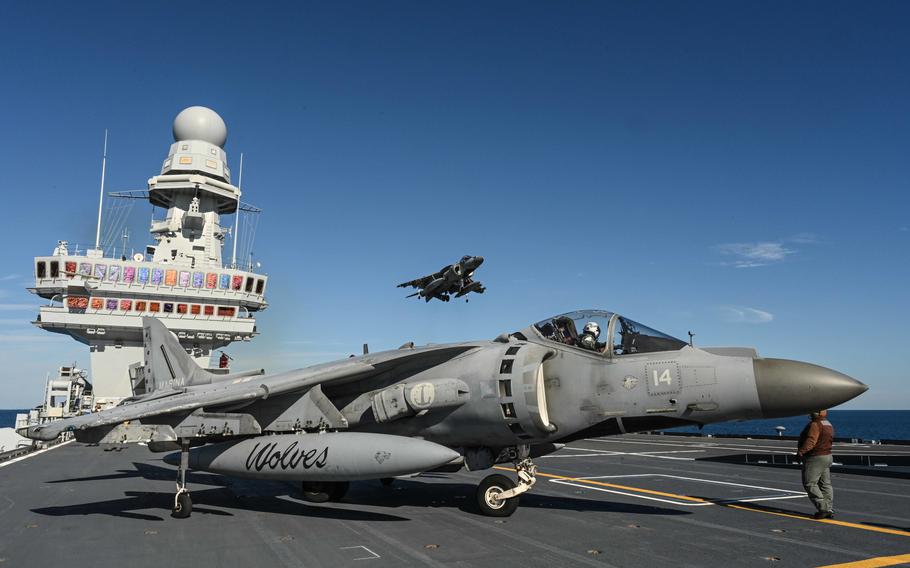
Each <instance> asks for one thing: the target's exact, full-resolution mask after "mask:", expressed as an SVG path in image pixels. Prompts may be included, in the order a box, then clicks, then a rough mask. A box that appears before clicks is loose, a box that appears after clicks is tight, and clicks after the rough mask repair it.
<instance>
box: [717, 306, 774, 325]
mask: <svg viewBox="0 0 910 568" xmlns="http://www.w3.org/2000/svg"><path fill="white" fill-rule="evenodd" d="M719 309H720V314H721V318H723V320H724V321H727V322H730V323H768V322H770V321H773V320H774V314H772V313H771V312H766V311H764V310H759V309H756V308H748V307H746V306H721V307H720V308H719Z"/></svg>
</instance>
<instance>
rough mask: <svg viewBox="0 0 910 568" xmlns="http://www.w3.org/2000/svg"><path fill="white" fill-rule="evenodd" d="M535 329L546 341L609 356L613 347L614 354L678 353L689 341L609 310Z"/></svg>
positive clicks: (549, 322) (575, 314)
mask: <svg viewBox="0 0 910 568" xmlns="http://www.w3.org/2000/svg"><path fill="white" fill-rule="evenodd" d="M611 322H612V329H611ZM534 328H535V329H537V331H538V332H540V334H541V335H542V336H543V337H544V339H548V340H550V341H555V342H556V343H561V344H563V345H570V346H572V347H578V348H581V349H585V350H588V351H594V352H596V353H607V352H608V351H609V349H607V348H608V346H610V345H612V346H613V354H614V355H631V354H633V353H655V352H659V351H677V350H679V349H682V348H683V347H685V346H686V342H685V341H681V340H679V339H676V338H675V337H672V336H670V335H667V334H666V333H662V332H660V331H657V330H656V329H652V328H650V327H648V326H646V325H642V324H640V323H638V322H636V321H632V320H630V319H629V318H626V317H623V316H620V315H617V314H614V313H613V312H608V311H605V310H581V311H577V312H569V313H567V314H561V315H558V316H555V317H552V318H549V319H545V320H543V321H540V322H537V323H536V324H534ZM611 332H612V338H611V337H610V333H611Z"/></svg>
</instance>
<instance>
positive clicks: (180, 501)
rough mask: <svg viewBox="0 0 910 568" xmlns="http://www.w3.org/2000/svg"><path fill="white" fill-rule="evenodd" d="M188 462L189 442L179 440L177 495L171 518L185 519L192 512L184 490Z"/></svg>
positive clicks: (191, 504) (188, 494)
mask: <svg viewBox="0 0 910 568" xmlns="http://www.w3.org/2000/svg"><path fill="white" fill-rule="evenodd" d="M189 461H190V441H189V440H180V468H179V469H178V470H177V495H175V496H174V508H173V509H171V516H172V517H174V518H175V519H185V518H187V517H189V516H190V513H192V512H193V500H192V499H190V491H189V490H188V489H187V488H186V470H187V469H188V467H189Z"/></svg>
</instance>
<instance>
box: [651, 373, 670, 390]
mask: <svg viewBox="0 0 910 568" xmlns="http://www.w3.org/2000/svg"><path fill="white" fill-rule="evenodd" d="M651 373H653V376H654V386H655V387H659V386H660V383H667V384H668V385H672V384H673V379H672V378H670V369H664V370H663V372H662V373H661V374H660V376H658V375H657V370H656V369H655V370H653V371H651Z"/></svg>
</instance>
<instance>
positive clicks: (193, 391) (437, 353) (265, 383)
mask: <svg viewBox="0 0 910 568" xmlns="http://www.w3.org/2000/svg"><path fill="white" fill-rule="evenodd" d="M474 347H475V346H474V345H471V344H456V345H448V346H439V347H424V348H420V349H402V350H397V351H387V352H383V353H376V354H375V355H365V356H362V357H356V358H351V359H345V360H342V361H336V362H332V363H325V364H322V365H316V366H314V367H308V368H305V369H298V370H296V371H288V372H286V373H281V374H277V375H271V376H262V375H257V376H249V377H242V378H238V379H234V380H232V381H224V382H219V383H213V384H206V385H196V386H188V387H183V388H181V389H179V390H174V392H173V394H170V395H167V396H165V393H162V392H160V391H159V392H154V393H152V394H150V395H148V396H145V397H142V398H140V399H137V400H135V401H134V402H130V403H127V404H121V405H120V406H115V407H113V408H109V409H106V410H102V411H100V412H95V413H92V414H85V415H82V416H76V417H73V418H66V419H63V420H57V421H54V422H50V423H47V424H42V425H38V426H30V427H28V428H22V429H21V430H20V434H22V435H24V436H27V437H29V438H32V439H36V440H53V439H55V438H57V436H59V435H60V434H61V433H63V432H70V431H74V430H85V429H90V428H97V427H100V426H107V425H112V424H120V423H122V422H126V421H128V420H141V419H143V418H149V417H153V416H161V415H166V414H183V413H189V412H192V411H193V410H195V409H197V408H203V407H204V408H213V407H219V406H228V405H229V406H236V405H237V404H242V403H244V402H253V401H255V400H257V399H265V398H267V397H269V396H274V395H279V394H285V393H291V392H301V393H303V392H306V391H307V390H308V389H310V388H311V387H313V386H315V385H317V384H325V383H335V382H348V381H353V380H358V379H361V378H364V377H366V376H369V375H371V374H376V373H386V372H393V373H394V372H395V371H396V370H397V369H406V370H408V371H409V372H413V371H415V370H418V371H419V370H422V369H423V368H429V367H432V366H435V365H438V364H440V363H443V362H445V361H447V360H449V359H451V358H453V357H456V356H458V355H460V354H462V353H464V352H465V351H468V350H471V349H473V348H474Z"/></svg>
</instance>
